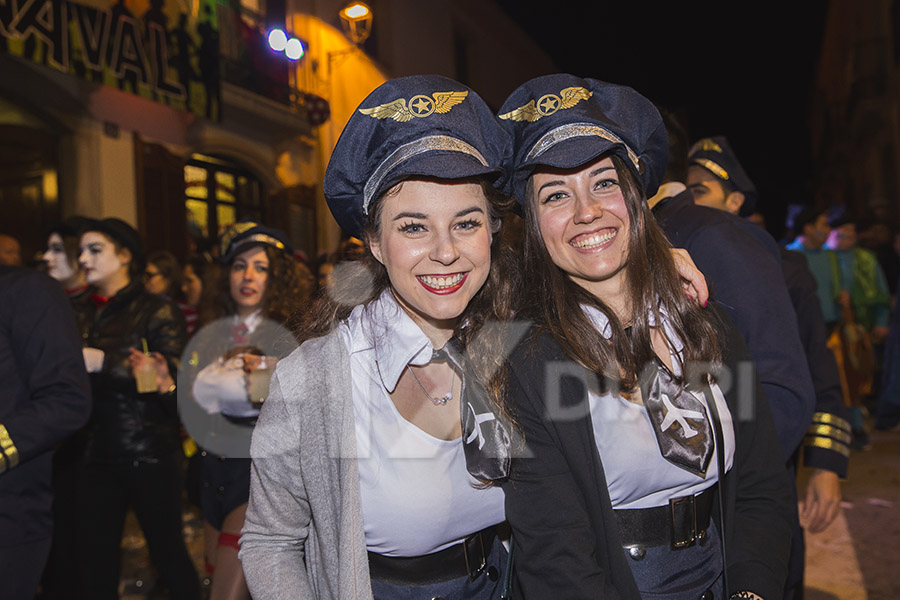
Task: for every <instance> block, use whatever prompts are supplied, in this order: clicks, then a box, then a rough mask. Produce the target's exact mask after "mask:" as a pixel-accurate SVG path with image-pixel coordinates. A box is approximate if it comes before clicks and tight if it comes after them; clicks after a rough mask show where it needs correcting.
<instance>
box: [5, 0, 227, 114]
mask: <svg viewBox="0 0 900 600" xmlns="http://www.w3.org/2000/svg"><path fill="white" fill-rule="evenodd" d="M191 6H194V7H196V8H195V10H196V12H197V13H198V14H197V15H193V14H188V13H184V12H182V10H184V8H188V7H191ZM0 53H9V54H11V55H13V56H19V57H22V58H25V59H27V60H30V61H33V62H35V63H38V64H40V65H44V66H46V67H50V68H53V69H57V70H59V71H62V72H64V73H69V74H72V75H75V76H77V77H80V78H81V79H85V80H87V81H93V82H97V83H102V84H104V85H108V86H110V87H115V88H118V89H120V90H124V91H127V92H130V93H132V94H136V95H138V96H141V97H143V98H148V99H150V100H154V101H156V102H160V103H163V104H167V105H169V106H172V107H173V108H178V109H181V110H186V111H189V112H192V113H195V114H198V115H202V116H205V117H207V118H209V119H214V120H218V118H219V113H220V110H219V106H220V105H219V32H218V20H217V15H216V4H215V0H200V1H199V6H198V3H197V2H196V1H195V2H191V3H190V4H187V5H185V4H184V3H183V2H181V1H179V0H116V1H115V2H110V1H109V0H93V1H91V0H85V3H84V4H77V3H75V2H71V1H69V0H0Z"/></svg>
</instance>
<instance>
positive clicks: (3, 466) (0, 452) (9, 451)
mask: <svg viewBox="0 0 900 600" xmlns="http://www.w3.org/2000/svg"><path fill="white" fill-rule="evenodd" d="M0 457H2V460H0V473H3V472H5V471H7V470H8V469H12V468H14V467H15V466H16V465H18V464H19V451H18V450H17V449H16V445H15V444H13V441H12V439H11V438H10V437H9V432H8V431H7V430H6V427H5V426H3V425H0Z"/></svg>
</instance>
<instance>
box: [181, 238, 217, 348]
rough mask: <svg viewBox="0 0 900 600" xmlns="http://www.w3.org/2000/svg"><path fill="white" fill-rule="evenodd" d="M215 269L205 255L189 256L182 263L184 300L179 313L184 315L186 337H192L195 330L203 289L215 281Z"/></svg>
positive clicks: (182, 292)
mask: <svg viewBox="0 0 900 600" xmlns="http://www.w3.org/2000/svg"><path fill="white" fill-rule="evenodd" d="M216 269H217V265H215V264H214V263H213V262H212V259H210V258H209V256H207V255H205V254H191V255H190V256H188V257H187V258H186V259H185V261H184V268H183V271H182V278H181V294H182V297H183V298H184V305H183V306H182V307H181V312H183V313H184V320H185V324H186V325H187V332H188V337H190V336H192V335H194V331H196V329H197V318H198V316H199V314H200V312H199V311H200V300H201V298H202V297H203V289H204V287H206V285H208V284H209V283H210V282H214V281H216V277H217V271H216Z"/></svg>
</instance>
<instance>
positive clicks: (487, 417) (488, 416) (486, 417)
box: [466, 402, 497, 450]
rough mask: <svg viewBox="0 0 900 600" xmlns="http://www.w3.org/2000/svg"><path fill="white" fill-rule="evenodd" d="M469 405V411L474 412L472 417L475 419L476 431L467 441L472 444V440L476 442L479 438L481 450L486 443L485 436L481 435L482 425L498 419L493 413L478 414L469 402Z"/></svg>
mask: <svg viewBox="0 0 900 600" xmlns="http://www.w3.org/2000/svg"><path fill="white" fill-rule="evenodd" d="M468 404H469V410H471V411H472V416H473V417H475V430H474V431H473V432H472V433H471V434H470V435H469V437H468V439H466V443H467V444H471V443H472V440H474V439H475V438H476V437H477V438H478V449H479V450H481V448H482V447H483V446H484V442H485V439H484V434H482V433H481V424H482V423H485V422H487V421H493V420H494V419H496V418H497V417H496V415H494V413H491V412H486V413H481V414H480V415H479V414H476V412H475V407H473V406H472V403H471V402H469V403H468Z"/></svg>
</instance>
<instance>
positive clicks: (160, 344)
mask: <svg viewBox="0 0 900 600" xmlns="http://www.w3.org/2000/svg"><path fill="white" fill-rule="evenodd" d="M80 249H81V254H80V255H79V259H78V260H79V263H80V264H81V267H82V269H84V273H85V277H86V278H87V282H88V284H89V285H91V287H92V290H93V293H92V294H91V300H92V302H90V303H89V304H86V305H85V307H84V309H83V310H84V311H85V314H83V315H82V316H81V318H80V319H79V321H80V323H82V327H83V329H82V331H81V334H82V339H83V343H84V344H85V347H84V348H83V350H82V352H83V354H84V360H85V366H86V368H87V371H88V373H90V378H91V388H92V391H93V400H94V401H93V411H92V414H91V421H90V423H89V426H88V433H89V440H88V444H87V450H86V454H85V464H84V469H83V472H82V474H81V483H80V489H79V502H78V511H79V517H80V519H79V527H78V535H79V539H80V548H79V552H78V555H77V556H75V557H72V558H73V560H76V561H77V562H78V563H79V573H80V575H81V582H80V583H81V588H82V593H83V594H84V596H86V597H88V598H116V597H118V588H119V568H120V544H121V538H122V528H123V526H124V523H125V516H126V512H127V511H128V509H129V508H131V509H132V510H133V511H134V514H135V516H136V517H137V519H138V523H139V524H140V526H141V530H142V531H143V533H144V537H145V538H146V540H147V546H148V549H149V550H150V557H151V559H152V561H153V563H154V565H155V566H156V568H157V570H158V571H159V576H160V580H161V581H162V583H163V584H164V585H165V587H166V588H167V589H168V590H169V593H170V594H171V595H172V597H173V598H200V582H199V579H198V578H197V571H196V569H194V565H193V562H192V561H191V557H190V555H189V554H188V551H187V548H186V546H185V542H184V537H183V535H182V516H181V490H182V485H181V463H180V460H181V444H180V432H179V429H180V424H179V420H178V413H177V407H176V398H175V394H174V392H175V383H174V381H173V378H172V377H171V376H170V375H169V373H175V372H176V371H177V367H178V363H179V360H180V357H181V352H182V350H183V348H184V343H185V338H186V334H185V327H184V317H183V316H182V315H181V311H179V310H178V307H177V306H175V305H174V304H173V303H172V302H170V301H168V300H165V299H163V298H162V297H160V296H156V295H154V294H151V293H149V292H147V291H146V289H144V285H143V283H142V281H141V275H142V273H143V272H144V271H143V269H144V253H143V242H142V241H141V238H140V235H139V234H138V232H137V231H135V230H134V228H133V227H131V226H130V225H128V224H127V223H125V222H124V221H122V220H120V219H115V218H107V219H102V220H91V221H89V222H88V223H86V224H85V225H84V226H83V227H82V233H81V241H80ZM148 365H150V366H151V367H152V368H150V369H148V368H147V366H148Z"/></svg>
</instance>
